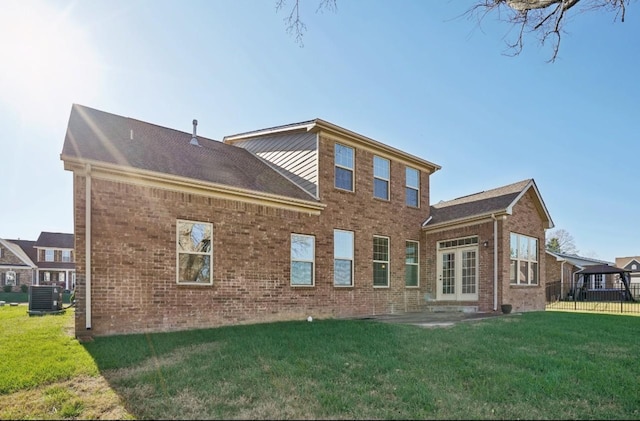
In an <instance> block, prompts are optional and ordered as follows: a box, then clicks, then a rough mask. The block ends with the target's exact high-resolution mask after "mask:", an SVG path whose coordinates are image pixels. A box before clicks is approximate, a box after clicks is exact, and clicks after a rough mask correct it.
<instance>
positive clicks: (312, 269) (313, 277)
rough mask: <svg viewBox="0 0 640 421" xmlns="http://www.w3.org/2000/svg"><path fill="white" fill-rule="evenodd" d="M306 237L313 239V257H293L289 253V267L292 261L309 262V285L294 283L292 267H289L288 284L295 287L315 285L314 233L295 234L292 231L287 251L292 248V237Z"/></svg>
mask: <svg viewBox="0 0 640 421" xmlns="http://www.w3.org/2000/svg"><path fill="white" fill-rule="evenodd" d="M294 236H296V237H306V238H311V239H312V240H313V257H312V258H311V260H304V259H294V258H293V256H291V254H290V258H291V262H290V267H291V266H293V262H306V263H311V284H310V285H306V284H294V283H293V276H292V273H291V272H293V269H289V270H290V273H289V285H290V286H292V287H295V288H298V287H300V288H309V287H315V286H316V237H315V236H314V235H307V234H295V233H292V234H291V237H290V239H291V244H290V246H289V251H290V253H291V250H292V248H293V247H292V246H291V245H292V244H293V237H294Z"/></svg>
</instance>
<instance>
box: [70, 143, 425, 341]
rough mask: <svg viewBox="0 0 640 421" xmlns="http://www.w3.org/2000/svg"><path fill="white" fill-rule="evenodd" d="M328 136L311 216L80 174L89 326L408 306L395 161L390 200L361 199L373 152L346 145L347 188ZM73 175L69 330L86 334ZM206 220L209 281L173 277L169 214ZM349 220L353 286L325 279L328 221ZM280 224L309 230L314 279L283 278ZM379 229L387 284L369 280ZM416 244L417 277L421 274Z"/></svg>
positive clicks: (411, 226)
mask: <svg viewBox="0 0 640 421" xmlns="http://www.w3.org/2000/svg"><path fill="white" fill-rule="evenodd" d="M333 151H334V143H333V141H332V140H330V139H327V138H322V139H321V141H320V156H321V157H323V156H324V157H326V159H321V160H320V164H319V165H320V168H319V185H320V198H321V202H322V203H325V204H327V207H326V209H325V210H324V211H323V212H322V214H321V215H320V216H311V215H307V214H303V213H298V212H295V211H286V210H281V209H276V208H270V207H265V206H261V205H256V204H247V203H240V202H235V201H229V200H224V199H218V198H211V197H204V196H198V195H195V194H186V193H179V192H175V191H168V190H162V189H158V188H150V187H143V186H136V185H131V184H125V183H122V182H114V181H108V180H101V179H96V178H95V177H94V178H93V179H92V232H91V235H92V248H93V250H92V291H91V292H92V294H91V296H92V304H93V305H92V326H91V327H92V329H91V332H90V334H93V335H109V334H118V333H133V332H150V331H168V330H178V329H190V328H203V327H214V326H220V325H225V324H237V323H253V322H264V321H272V320H284V319H302V318H305V317H306V316H308V315H311V316H313V317H333V316H353V315H366V314H375V313H390V312H399V311H410V310H418V309H419V308H420V306H421V305H422V303H423V299H422V295H423V291H424V289H425V284H424V282H421V285H422V287H421V288H405V286H404V258H405V256H404V253H405V240H418V241H419V240H420V239H421V230H420V226H421V223H422V222H423V221H424V220H425V219H426V218H427V217H428V206H429V177H428V174H427V173H425V172H421V180H420V181H421V208H420V209H415V208H410V207H407V206H405V204H404V203H405V199H404V185H405V181H404V180H405V177H404V168H405V167H404V164H402V163H400V162H397V161H394V160H392V161H391V189H390V191H391V200H390V201H388V202H387V201H381V200H377V199H373V170H372V166H373V164H372V161H373V154H372V153H371V152H368V151H365V150H362V149H357V150H356V162H355V168H356V170H355V192H344V191H339V190H336V189H334V188H333V185H334V181H333V177H334V175H333V171H334V167H333V153H334V152H333ZM84 189H85V179H84V177H82V176H79V175H76V176H75V177H74V191H75V218H76V220H75V221H76V222H75V224H76V226H75V238H76V270H77V296H78V299H79V301H78V306H77V310H76V334H77V335H78V336H83V335H86V334H87V333H88V332H87V331H86V329H85V321H86V312H85V310H86V309H85V305H84V296H85V276H84V273H85V264H86V263H85V262H86V260H85V256H84V254H85V253H84V251H85V204H84V200H85V190H84ZM177 219H187V220H194V221H203V222H211V223H212V224H213V277H214V279H213V285H212V286H188V285H177V284H176V264H175V262H176V220H177ZM334 229H344V230H352V231H354V232H355V264H354V270H355V272H354V273H355V274H354V286H353V287H347V288H345V287H334V286H333V230H334ZM291 233H301V234H309V235H315V238H316V268H315V275H316V278H315V286H314V287H291V286H290V283H289V282H290V281H289V266H290V236H291ZM374 235H382V236H387V237H389V238H390V287H389V288H373V281H372V267H373V265H372V254H373V251H372V248H373V236H374ZM420 251H421V255H422V256H421V260H422V261H421V278H423V277H424V273H425V272H424V264H423V259H422V258H423V257H424V255H425V249H424V247H422V245H421V248H420Z"/></svg>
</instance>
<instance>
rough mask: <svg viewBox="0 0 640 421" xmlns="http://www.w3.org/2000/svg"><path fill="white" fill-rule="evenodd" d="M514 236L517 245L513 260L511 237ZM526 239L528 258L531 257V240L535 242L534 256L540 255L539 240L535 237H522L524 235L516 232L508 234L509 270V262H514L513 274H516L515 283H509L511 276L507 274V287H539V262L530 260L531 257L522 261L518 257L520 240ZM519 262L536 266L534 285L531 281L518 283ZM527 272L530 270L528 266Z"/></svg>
mask: <svg viewBox="0 0 640 421" xmlns="http://www.w3.org/2000/svg"><path fill="white" fill-rule="evenodd" d="M512 235H515V236H516V237H517V238H518V244H517V248H516V250H517V253H516V254H517V256H516V258H515V259H514V258H513V257H512V256H511V236H512ZM523 238H526V239H527V242H528V243H529V244H528V245H527V247H528V250H529V256H530V255H531V240H535V241H536V256H539V255H540V251H539V250H538V248H537V247H538V245H539V243H540V240H539V239H537V238H535V237H530V236H528V235H524V234H519V233H517V232H510V233H509V270H511V262H513V261H515V262H516V267H515V274H516V282H515V283H511V274H509V285H510V286H530V287H537V286H540V261H539V260H537V259H536V260H532V259H531V257H528V258H527V259H523V258H521V257H520V241H521V239H523ZM520 262H527V263H529V265H530V264H531V263H536V264H537V268H538V270H537V271H536V275H537V276H536V283H532V282H531V280H528V281H526V282H521V281H520ZM527 268H528V270H531V269H530V266H527Z"/></svg>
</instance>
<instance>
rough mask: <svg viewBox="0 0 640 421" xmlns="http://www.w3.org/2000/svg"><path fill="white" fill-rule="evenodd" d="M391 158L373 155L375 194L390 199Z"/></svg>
mask: <svg viewBox="0 0 640 421" xmlns="http://www.w3.org/2000/svg"><path fill="white" fill-rule="evenodd" d="M389 175H390V171H389V160H388V159H384V158H380V157H379V156H374V157H373V196H374V197H377V198H378V199H384V200H389Z"/></svg>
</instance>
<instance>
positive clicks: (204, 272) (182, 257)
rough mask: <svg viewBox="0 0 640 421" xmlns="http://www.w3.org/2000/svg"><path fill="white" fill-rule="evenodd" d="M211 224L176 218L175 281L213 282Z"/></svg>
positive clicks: (194, 283)
mask: <svg viewBox="0 0 640 421" xmlns="http://www.w3.org/2000/svg"><path fill="white" fill-rule="evenodd" d="M212 235H213V224H211V223H208V222H193V221H182V220H178V222H177V229H176V248H177V253H176V254H177V283H178V284H190V285H211V284H212V283H213V268H212V260H213V247H212Z"/></svg>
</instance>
